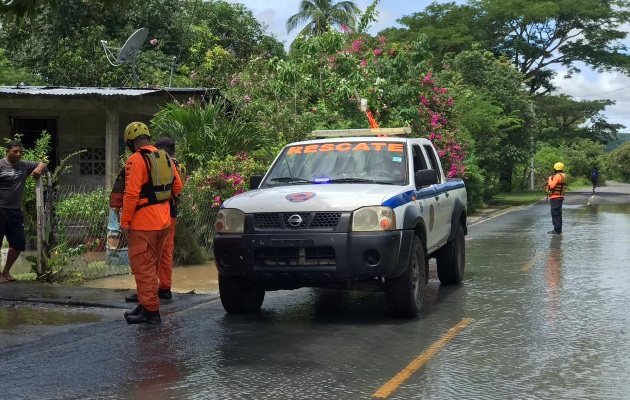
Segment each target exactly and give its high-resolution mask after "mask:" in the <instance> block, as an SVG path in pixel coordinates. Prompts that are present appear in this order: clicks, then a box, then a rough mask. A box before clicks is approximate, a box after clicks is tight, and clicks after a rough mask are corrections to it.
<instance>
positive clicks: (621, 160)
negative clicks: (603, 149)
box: [607, 142, 630, 182]
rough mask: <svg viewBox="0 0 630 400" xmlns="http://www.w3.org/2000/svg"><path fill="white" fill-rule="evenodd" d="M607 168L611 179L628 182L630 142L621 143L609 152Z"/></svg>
mask: <svg viewBox="0 0 630 400" xmlns="http://www.w3.org/2000/svg"><path fill="white" fill-rule="evenodd" d="M607 170H608V171H610V174H611V177H612V178H613V179H617V180H619V181H621V182H630V142H627V143H624V144H622V145H621V146H619V147H617V148H616V149H615V150H613V151H612V152H611V153H610V156H609V158H608V163H607Z"/></svg>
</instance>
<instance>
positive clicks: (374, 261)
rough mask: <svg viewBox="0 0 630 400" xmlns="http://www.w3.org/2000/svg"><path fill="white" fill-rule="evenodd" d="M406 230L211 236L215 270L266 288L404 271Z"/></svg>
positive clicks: (407, 242)
mask: <svg viewBox="0 0 630 400" xmlns="http://www.w3.org/2000/svg"><path fill="white" fill-rule="evenodd" d="M413 235H414V232H413V231H412V230H401V231H385V232H352V233H324V232H322V233H312V232H311V233H308V234H307V233H304V234H292V235H283V234H242V235H237V234H217V235H216V236H215V237H214V243H213V245H214V257H215V263H216V266H217V269H218V270H219V273H221V274H223V275H228V276H244V277H246V278H247V279H250V280H253V281H256V282H263V283H266V284H269V285H270V286H273V285H277V286H279V287H303V286H313V287H317V286H326V285H327V284H333V283H337V282H347V281H361V280H369V279H374V278H377V277H395V276H400V275H401V274H402V273H403V272H404V271H405V269H406V266H407V261H408V258H409V251H410V250H409V249H410V247H411V242H412V240H413Z"/></svg>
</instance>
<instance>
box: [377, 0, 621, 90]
mask: <svg viewBox="0 0 630 400" xmlns="http://www.w3.org/2000/svg"><path fill="white" fill-rule="evenodd" d="M629 10H630V3H629V2H628V1H626V0H612V1H598V2H592V1H590V0H547V1H531V0H478V1H477V0H470V1H468V2H467V3H466V4H462V5H457V4H455V3H454V2H450V3H446V4H438V3H437V2H434V3H433V4H432V5H431V6H429V7H427V8H426V10H425V11H424V12H418V13H414V14H413V15H410V16H406V17H404V18H402V19H401V20H400V23H401V24H402V25H403V26H405V27H407V28H408V29H401V30H393V32H392V33H395V34H396V39H397V40H401V41H404V40H409V41H413V40H415V39H416V38H417V37H418V35H420V34H425V35H427V36H428V37H429V39H430V43H431V45H432V47H431V50H432V51H434V52H435V53H436V55H439V58H441V56H443V55H444V54H447V53H452V54H457V53H459V52H461V51H464V50H470V49H471V48H472V46H473V45H474V44H476V43H478V44H481V45H482V46H483V47H482V48H483V49H484V50H488V51H491V52H493V53H494V54H498V55H505V56H507V57H509V59H510V60H511V62H512V63H513V64H514V65H515V66H516V68H517V69H518V71H519V72H521V73H522V74H523V75H524V76H525V78H526V80H527V84H528V86H529V90H530V92H531V93H536V92H538V93H540V92H549V91H551V90H552V89H553V84H552V79H553V77H554V76H555V72H554V71H553V69H552V68H553V67H554V66H564V67H566V68H568V71H567V73H566V75H568V76H571V75H573V74H574V73H576V72H578V71H579V68H578V63H579V62H584V63H586V64H587V65H589V66H590V67H592V68H593V69H596V70H599V71H605V70H618V71H622V72H625V71H626V70H627V65H628V60H629V59H630V55H628V52H627V47H626V45H625V44H624V43H623V40H624V39H625V38H626V37H627V31H626V30H624V29H623V26H624V24H626V23H628V22H629V21H630V11H629ZM387 33H390V31H388V32H387Z"/></svg>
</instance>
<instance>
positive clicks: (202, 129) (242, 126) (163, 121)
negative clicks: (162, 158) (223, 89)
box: [152, 101, 271, 170]
mask: <svg viewBox="0 0 630 400" xmlns="http://www.w3.org/2000/svg"><path fill="white" fill-rule="evenodd" d="M152 129H153V130H154V131H155V132H156V134H157V136H170V137H172V138H173V139H174V140H175V141H176V143H177V146H178V153H177V154H178V158H179V159H180V160H182V161H183V163H184V165H186V167H187V168H188V169H189V170H194V169H197V168H199V167H201V166H203V165H204V164H206V163H207V162H209V161H210V160H212V159H215V158H219V157H224V156H226V155H232V156H235V155H236V154H238V153H239V152H242V151H245V152H250V151H253V150H256V149H259V148H261V147H263V146H264V145H266V144H269V143H271V139H270V138H267V137H266V136H265V135H263V134H262V133H261V132H260V130H259V128H258V126H257V125H255V124H252V123H250V122H249V121H247V119H246V117H245V116H243V115H241V114H237V113H234V112H232V111H230V109H229V108H228V105H226V104H225V103H223V102H220V101H219V102H214V103H208V104H205V103H199V102H191V103H189V104H184V105H181V104H176V103H170V104H168V105H167V106H166V107H165V108H164V109H162V110H161V111H160V112H158V113H157V114H156V115H155V117H154V118H153V120H152Z"/></svg>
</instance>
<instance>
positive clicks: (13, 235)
mask: <svg viewBox="0 0 630 400" xmlns="http://www.w3.org/2000/svg"><path fill="white" fill-rule="evenodd" d="M5 237H6V238H7V242H9V247H10V248H12V249H14V250H18V251H24V250H26V236H25V234H24V214H23V213H22V210H20V209H19V208H0V240H1V241H3V242H4V238H5Z"/></svg>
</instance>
